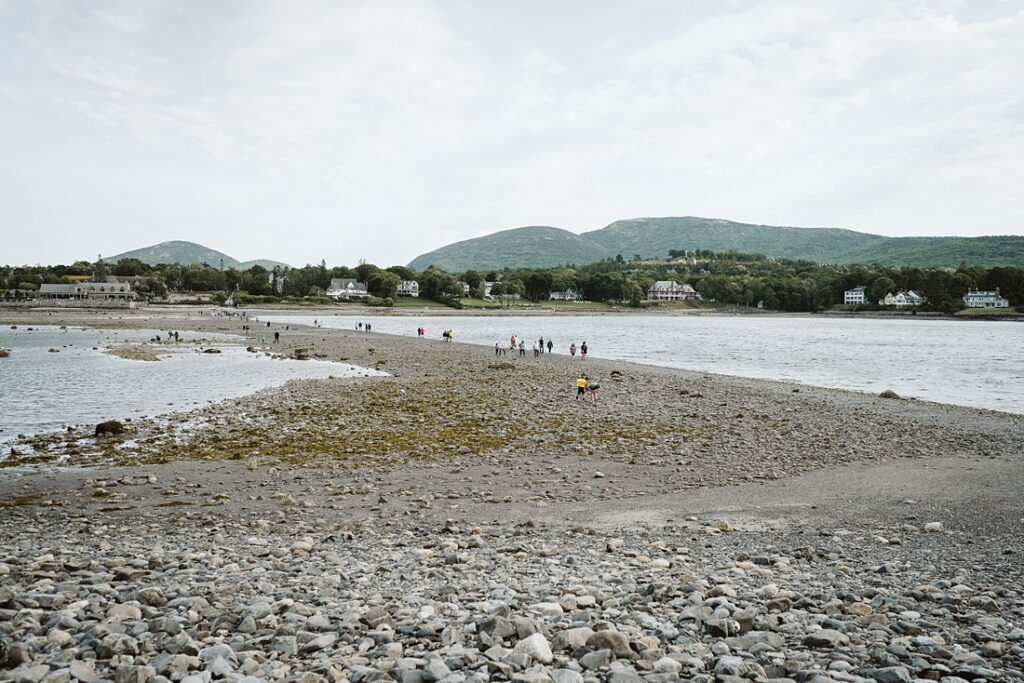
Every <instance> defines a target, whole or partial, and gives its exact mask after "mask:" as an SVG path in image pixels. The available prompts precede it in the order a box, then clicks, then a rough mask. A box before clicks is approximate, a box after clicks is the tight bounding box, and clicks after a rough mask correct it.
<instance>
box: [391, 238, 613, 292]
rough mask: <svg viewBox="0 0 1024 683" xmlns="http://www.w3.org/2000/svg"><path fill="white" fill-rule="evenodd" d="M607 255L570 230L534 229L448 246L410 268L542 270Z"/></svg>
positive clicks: (595, 245) (588, 261)
mask: <svg viewBox="0 0 1024 683" xmlns="http://www.w3.org/2000/svg"><path fill="white" fill-rule="evenodd" d="M607 255H608V254H607V253H606V250H605V249H604V248H603V247H601V246H600V245H598V244H595V243H593V242H591V241H588V240H585V239H583V238H582V237H580V236H579V235H575V234H573V233H571V232H569V231H568V230H561V229H559V228H551V227H547V226H536V225H535V226H530V227H527V228H515V229H514V230H504V231H502V232H496V233H494V234H493V235H487V236H486V237H478V238H476V239H471V240H465V241H462V242H456V243H455V244H449V245H448V246H446V247H442V248H441V249H438V250H436V251H431V252H428V253H426V254H423V255H422V256H418V257H416V258H415V259H413V260H412V262H410V263H409V267H410V268H413V269H415V270H422V269H424V268H427V267H428V266H431V265H434V266H437V267H439V268H444V269H445V270H448V271H459V272H461V271H464V270H467V269H470V268H472V269H476V270H491V269H493V270H502V269H504V268H506V267H507V268H526V267H528V268H543V267H548V266H556V265H559V264H562V263H590V262H592V261H597V260H599V259H602V258H604V257H605V256H607ZM470 286H472V283H470Z"/></svg>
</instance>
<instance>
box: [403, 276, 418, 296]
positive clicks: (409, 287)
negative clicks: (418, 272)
mask: <svg viewBox="0 0 1024 683" xmlns="http://www.w3.org/2000/svg"><path fill="white" fill-rule="evenodd" d="M419 295H420V283H419V282H417V281H416V280H402V281H401V282H399V283H398V296H419Z"/></svg>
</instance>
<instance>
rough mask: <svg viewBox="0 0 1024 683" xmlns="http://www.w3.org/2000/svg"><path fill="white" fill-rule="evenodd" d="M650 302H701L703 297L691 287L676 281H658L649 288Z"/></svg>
mask: <svg viewBox="0 0 1024 683" xmlns="http://www.w3.org/2000/svg"><path fill="white" fill-rule="evenodd" d="M647 300H648V301H700V300H701V296H700V294H699V293H697V290H695V289H694V288H693V287H691V286H690V285H688V284H686V283H685V282H684V283H683V284H679V283H678V282H676V281H675V280H658V281H657V282H655V283H654V284H653V285H651V286H650V287H648V288H647Z"/></svg>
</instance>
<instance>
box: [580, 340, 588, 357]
mask: <svg viewBox="0 0 1024 683" xmlns="http://www.w3.org/2000/svg"><path fill="white" fill-rule="evenodd" d="M586 359H587V342H583V344H582V345H580V360H586Z"/></svg>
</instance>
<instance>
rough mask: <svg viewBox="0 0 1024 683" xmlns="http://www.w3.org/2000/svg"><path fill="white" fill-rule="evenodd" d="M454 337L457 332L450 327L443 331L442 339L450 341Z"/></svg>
mask: <svg viewBox="0 0 1024 683" xmlns="http://www.w3.org/2000/svg"><path fill="white" fill-rule="evenodd" d="M454 338H455V332H454V331H453V330H450V329H448V330H445V331H444V332H442V333H441V339H443V340H444V341H446V342H450V341H451V340H452V339H454Z"/></svg>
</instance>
